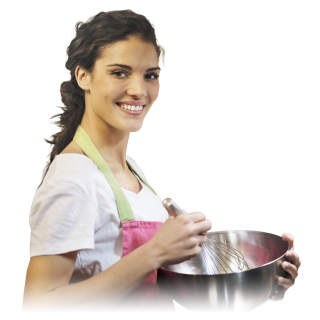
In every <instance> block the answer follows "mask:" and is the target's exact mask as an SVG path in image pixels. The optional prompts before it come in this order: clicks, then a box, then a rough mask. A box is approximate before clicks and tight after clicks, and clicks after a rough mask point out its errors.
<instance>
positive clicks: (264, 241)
mask: <svg viewBox="0 0 320 320" xmlns="http://www.w3.org/2000/svg"><path fill="white" fill-rule="evenodd" d="M207 236H208V238H211V239H214V240H217V241H220V242H223V243H225V244H227V245H228V246H231V247H234V248H235V249H237V250H239V251H240V252H242V254H243V255H244V258H245V260H246V262H247V263H248V265H249V268H250V270H245V271H238V272H234V273H226V274H214V275H209V274H208V271H207V266H206V264H205V263H204V260H203V254H202V253H200V254H199V255H198V256H196V257H195V258H192V259H190V260H188V261H185V262H182V263H179V264H176V265H170V266H166V267H163V268H160V269H158V284H159V285H160V286H161V287H162V288H164V289H165V291H166V292H167V293H168V294H169V295H170V296H171V298H172V299H174V300H175V301H177V302H178V303H179V304H180V305H182V306H183V307H185V308H187V309H189V310H194V311H219V312H220V311H248V310H251V309H254V308H256V307H258V306H260V305H261V304H263V303H265V302H266V301H267V300H268V299H269V298H270V297H271V295H273V294H274V292H275V291H276V290H277V289H278V287H279V286H278V284H277V282H276V279H277V278H278V277H279V276H281V277H286V276H288V273H287V272H285V271H284V270H283V269H282V268H281V264H282V262H283V261H288V259H287V258H286V257H285V253H286V251H287V250H288V242H286V241H284V240H282V238H281V237H279V236H277V235H274V234H271V233H266V232H259V231H219V232H208V233H207Z"/></svg>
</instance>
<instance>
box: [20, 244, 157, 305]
mask: <svg viewBox="0 0 320 320" xmlns="http://www.w3.org/2000/svg"><path fill="white" fill-rule="evenodd" d="M150 249H151V248H150V245H146V244H145V245H143V246H141V247H139V248H138V249H136V250H134V251H133V252H131V253H130V254H128V255H127V256H125V257H124V258H122V259H121V260H120V261H118V262H117V263H115V264H114V265H113V266H111V267H110V268H108V269H107V270H105V271H103V272H101V273H99V274H97V275H95V276H93V277H91V278H89V279H87V280H84V281H82V282H79V283H76V284H72V285H68V283H69V281H70V278H71V276H72V273H73V270H74V265H75V260H76V256H77V252H76V251H73V252H68V253H66V254H60V255H51V256H37V257H32V258H31V259H30V264H29V267H28V271H27V277H26V285H25V293H24V308H33V307H35V308H51V307H55V308H64V307H67V308H70V307H77V308H78V307H79V306H80V307H81V306H83V307H91V306H95V305H96V306H99V305H101V303H102V302H103V305H104V306H108V305H114V304H115V303H117V302H118V301H120V300H122V299H124V298H125V297H126V296H127V295H128V294H129V293H131V292H132V291H133V290H134V289H135V288H136V287H138V286H139V284H140V283H142V282H143V280H144V279H145V278H146V277H147V276H148V275H149V274H150V273H151V272H152V271H154V270H156V269H157V268H158V267H159V266H158V264H157V260H158V259H157V257H154V254H153V252H152V250H150Z"/></svg>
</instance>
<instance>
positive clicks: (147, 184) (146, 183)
mask: <svg viewBox="0 0 320 320" xmlns="http://www.w3.org/2000/svg"><path fill="white" fill-rule="evenodd" d="M127 164H128V167H129V169H130V170H131V171H133V172H134V173H135V174H136V175H137V176H138V177H139V179H140V180H141V181H142V182H143V183H144V184H145V185H146V186H148V187H149V188H150V189H151V191H152V192H153V193H154V194H155V195H157V196H158V194H157V193H156V192H155V191H154V189H153V188H152V186H151V185H150V184H149V183H148V182H146V181H145V180H144V179H142V178H141V177H140V176H139V175H138V173H137V172H136V171H135V170H134V169H133V168H132V167H131V165H130V163H129V162H128V161H127Z"/></svg>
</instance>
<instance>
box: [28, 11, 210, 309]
mask: <svg viewBox="0 0 320 320" xmlns="http://www.w3.org/2000/svg"><path fill="white" fill-rule="evenodd" d="M161 53H163V54H164V49H163V48H162V47H161V46H159V45H158V44H157V40H156V36H155V31H154V28H153V26H152V25H151V24H150V22H149V21H148V20H147V19H146V17H144V16H143V15H139V14H137V13H134V12H133V11H131V10H122V11H110V12H100V13H99V14H97V15H96V16H94V17H92V18H90V19H89V20H88V21H87V22H86V23H83V22H78V23H77V24H76V36H75V38H74V39H73V40H72V41H71V43H70V46H69V47H68V49H67V54H68V60H67V62H66V68H67V69H68V70H70V74H71V79H70V80H69V81H65V82H63V83H62V84H61V89H60V91H61V97H62V102H63V104H64V105H65V107H62V110H63V113H62V114H59V115H55V116H54V117H60V118H59V121H57V122H56V124H57V125H58V126H59V127H61V131H60V132H58V133H56V134H54V135H53V136H52V140H51V141H49V140H46V141H47V142H48V143H50V144H52V145H53V148H52V152H51V154H50V160H49V163H48V165H47V166H46V168H45V170H44V174H43V178H42V182H41V184H40V185H39V187H38V189H37V190H36V194H35V196H34V198H33V202H32V207H31V212H30V227H31V244H30V251H31V253H30V256H31V259H30V263H29V266H28V270H27V277H26V284H25V292H24V308H48V307H54V308H58V309H59V308H62V307H63V308H69V307H72V308H76V309H79V308H87V307H95V308H98V307H99V308H103V309H106V310H110V309H113V310H114V308H116V310H121V311H123V310H124V309H125V308H130V310H133V309H135V310H139V311H140V310H146V309H147V308H157V309H158V310H160V311H168V310H174V305H173V301H172V299H171V298H169V296H167V295H166V293H165V292H163V291H162V290H161V289H160V288H159V287H158V285H157V269H158V268H160V267H162V266H165V265H170V264H176V263H180V262H182V261H185V260H188V259H190V258H192V257H195V256H196V255H198V254H199V253H200V252H201V250H202V248H201V246H200V245H201V244H202V243H204V242H205V241H206V240H207V238H206V235H205V234H206V232H207V231H208V230H210V228H211V221H210V220H207V219H206V218H205V216H204V214H203V213H201V212H195V213H191V214H188V215H185V216H181V217H179V218H175V219H173V218H169V219H168V214H167V211H166V210H165V209H164V207H163V206H162V202H161V200H160V198H159V197H158V196H157V194H156V192H155V191H154V190H153V189H152V187H151V186H150V185H149V183H148V182H147V179H146V177H145V176H144V174H143V172H142V171H141V169H140V168H139V167H138V165H137V164H136V163H135V162H134V160H133V159H131V158H130V157H129V156H127V155H126V150H127V145H128V141H129V136H130V133H131V132H135V131H138V130H140V128H141V127H142V124H143V121H144V119H145V117H146V115H147V113H148V112H149V111H150V109H151V107H152V105H153V103H154V102H155V100H156V99H157V97H158V94H159V74H160V67H159V57H160V54H161ZM54 117H53V118H54Z"/></svg>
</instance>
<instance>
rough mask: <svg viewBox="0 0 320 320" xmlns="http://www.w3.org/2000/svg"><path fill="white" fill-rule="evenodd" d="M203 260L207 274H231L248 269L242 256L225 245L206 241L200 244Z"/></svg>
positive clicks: (209, 240) (210, 240)
mask: <svg viewBox="0 0 320 320" xmlns="http://www.w3.org/2000/svg"><path fill="white" fill-rule="evenodd" d="M202 247H203V251H202V253H203V258H204V262H205V264H206V268H207V271H208V273H209V274H218V273H232V272H236V271H243V270H247V269H249V266H248V264H247V262H246V261H245V259H244V256H243V254H242V253H241V252H240V251H239V250H237V249H235V248H232V247H229V246H228V245H226V244H225V243H222V242H219V241H216V240H213V239H208V241H207V242H206V243H204V244H202Z"/></svg>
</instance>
